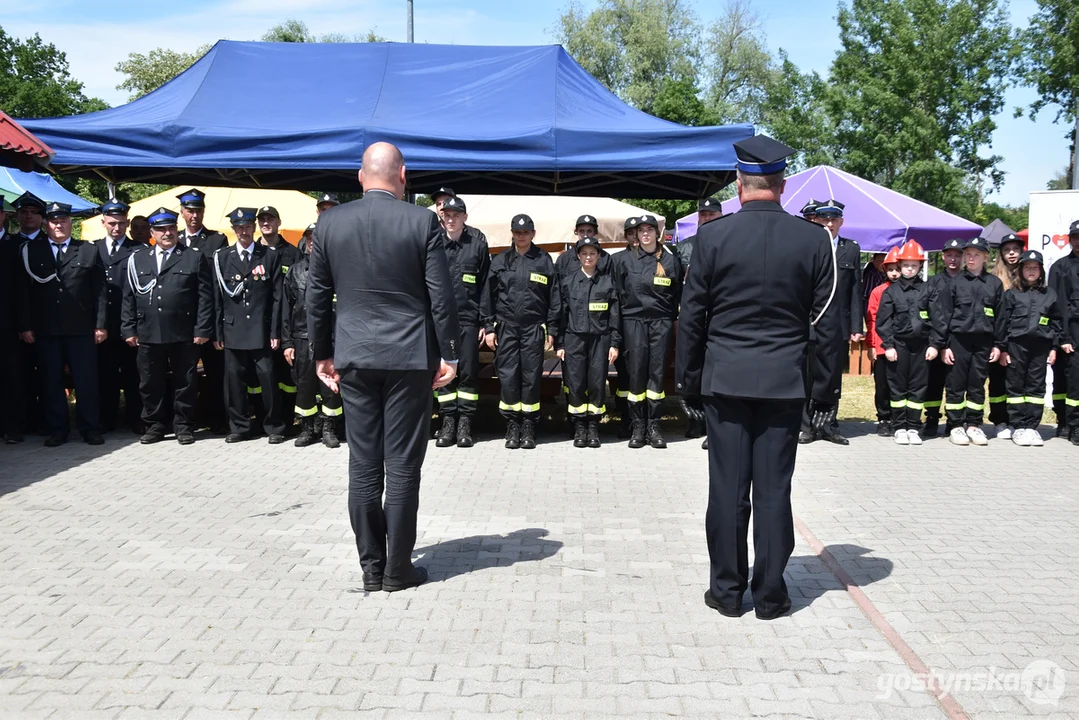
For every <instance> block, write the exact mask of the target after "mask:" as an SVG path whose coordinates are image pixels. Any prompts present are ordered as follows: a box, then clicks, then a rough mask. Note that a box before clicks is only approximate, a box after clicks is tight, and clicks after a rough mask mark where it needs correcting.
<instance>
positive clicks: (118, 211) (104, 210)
mask: <svg viewBox="0 0 1079 720" xmlns="http://www.w3.org/2000/svg"><path fill="white" fill-rule="evenodd" d="M130 209H131V208H130V207H129V206H128V205H127V204H126V203H122V202H120V201H119V200H117V199H116V198H111V199H110V200H109V201H108V202H107V203H105V204H104V205H102V206H101V214H102V215H127V211H128V210H130Z"/></svg>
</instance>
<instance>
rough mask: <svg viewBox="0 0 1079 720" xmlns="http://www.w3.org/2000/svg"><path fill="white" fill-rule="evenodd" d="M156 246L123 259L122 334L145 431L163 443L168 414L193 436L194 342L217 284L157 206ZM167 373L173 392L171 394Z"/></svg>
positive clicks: (185, 441) (205, 335)
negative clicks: (133, 364) (134, 369)
mask: <svg viewBox="0 0 1079 720" xmlns="http://www.w3.org/2000/svg"><path fill="white" fill-rule="evenodd" d="M148 222H149V223H150V234H151V237H153V239H154V243H155V244H154V246H153V247H147V246H145V245H143V246H140V247H139V248H138V249H136V250H134V251H132V252H131V253H129V255H128V259H127V262H126V263H124V277H125V282H124V291H123V307H122V312H121V320H120V334H121V335H122V337H123V339H124V342H125V344H127V345H128V346H130V347H131V348H132V349H134V350H135V352H136V356H137V363H138V368H139V378H140V384H139V390H140V391H141V393H142V420H143V422H144V423H145V425H146V432H145V433H144V434H143V436H142V438H141V439H140V442H141V443H142V444H143V445H151V444H153V443H157V442H161V441H162V440H164V439H165V435H166V434H167V433H168V431H169V420H170V418H171V421H172V429H173V430H174V431H175V432H176V441H177V442H178V443H179V444H181V445H190V444H192V443H193V442H195V430H196V427H197V426H196V420H195V401H196V398H197V397H198V384H197V381H198V374H197V368H198V363H199V346H200V345H206V344H207V343H209V342H210V338H211V337H213V332H214V286H213V276H212V275H211V272H210V263H208V262H207V261H206V258H205V257H204V256H203V254H202V253H201V252H198V251H196V250H192V249H191V248H188V247H185V246H183V245H180V244H179V243H177V241H176V237H177V231H176V213H174V212H172V211H170V210H168V209H166V208H158V209H157V210H155V211H154V212H153V213H151V215H150V217H149V218H148ZM170 378H171V389H172V393H171V395H170V394H169V387H170Z"/></svg>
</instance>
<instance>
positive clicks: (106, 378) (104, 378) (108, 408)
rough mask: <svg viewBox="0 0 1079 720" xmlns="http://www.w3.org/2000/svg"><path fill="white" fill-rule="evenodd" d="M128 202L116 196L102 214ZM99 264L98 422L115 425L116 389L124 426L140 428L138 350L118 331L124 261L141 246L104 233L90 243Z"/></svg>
mask: <svg viewBox="0 0 1079 720" xmlns="http://www.w3.org/2000/svg"><path fill="white" fill-rule="evenodd" d="M127 211H128V206H127V205H126V204H124V203H122V202H120V201H118V200H116V199H112V200H109V201H108V202H107V203H105V204H104V205H102V206H101V215H102V218H107V217H123V218H126V217H127ZM94 246H95V247H96V248H97V251H98V254H99V255H100V256H101V264H102V265H104V266H105V283H106V285H105V287H106V290H107V291H108V298H109V299H108V304H107V312H106V316H105V321H106V328H105V329H106V330H108V331H109V336H108V337H107V338H106V339H105V342H103V343H99V344H98V346H97V375H98V382H99V387H100V392H101V425H102V428H103V429H104V430H106V431H108V430H114V429H116V427H117V426H118V425H119V417H118V413H119V409H120V392H121V391H122V392H123V393H124V417H125V420H126V421H127V426H128V427H130V428H131V429H132V430H135V431H136V432H141V431H142V424H143V423H142V398H141V395H140V393H139V370H138V364H137V356H138V350H137V349H136V348H133V347H131V346H130V345H128V344H127V343H126V342H124V338H123V336H122V334H121V332H120V308H121V306H122V305H123V300H124V286H125V285H127V261H128V258H130V257H131V253H133V252H134V251H135V250H138V249H139V248H142V247H145V246H144V245H143V244H142V243H139V242H135V241H134V240H131V239H129V238H127V237H121V238H120V239H118V240H114V239H113V238H111V237H108V236H106V237H104V238H102V239H100V240H97V241H96V242H95V243H94Z"/></svg>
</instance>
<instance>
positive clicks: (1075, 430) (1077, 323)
mask: <svg viewBox="0 0 1079 720" xmlns="http://www.w3.org/2000/svg"><path fill="white" fill-rule="evenodd" d="M1068 239H1069V240H1070V241H1071V245H1072V252H1071V254H1070V255H1066V256H1064V257H1062V258H1060V259H1059V260H1057V261H1055V262H1054V263H1053V264H1052V266H1051V267H1050V268H1049V287H1051V288H1053V290H1055V291H1056V294H1057V298H1058V302H1060V307H1061V313H1062V314H1063V317H1064V333H1063V334H1064V337H1063V344H1065V345H1067V344H1070V345H1071V346H1072V347H1073V348H1075V349H1077V350H1079V220H1076V221H1075V222H1073V223H1072V224H1071V227H1070V228H1069V230H1068ZM1053 411H1054V412H1055V413H1056V416H1057V437H1070V438H1071V441H1072V443H1074V444H1076V445H1079V359H1076V356H1075V353H1074V352H1072V353H1064V352H1061V353H1058V354H1057V361H1056V364H1054V365H1053Z"/></svg>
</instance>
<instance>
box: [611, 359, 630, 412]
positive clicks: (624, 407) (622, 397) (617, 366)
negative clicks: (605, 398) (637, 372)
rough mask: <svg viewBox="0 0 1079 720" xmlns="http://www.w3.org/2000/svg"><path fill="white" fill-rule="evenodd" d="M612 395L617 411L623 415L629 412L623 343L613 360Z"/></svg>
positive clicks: (626, 370)
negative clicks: (615, 358) (621, 350)
mask: <svg viewBox="0 0 1079 720" xmlns="http://www.w3.org/2000/svg"><path fill="white" fill-rule="evenodd" d="M614 373H615V378H614V396H615V402H616V403H617V405H618V412H619V413H620V414H621V415H622V416H623V418H624V417H625V415H626V414H627V413H628V412H629V368H627V367H626V354H625V345H624V344H623V352H621V353H619V354H618V359H617V360H615V361H614Z"/></svg>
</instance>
